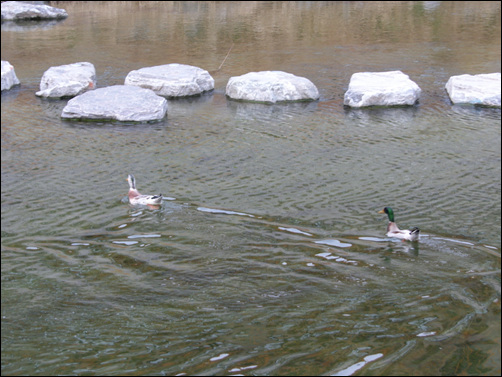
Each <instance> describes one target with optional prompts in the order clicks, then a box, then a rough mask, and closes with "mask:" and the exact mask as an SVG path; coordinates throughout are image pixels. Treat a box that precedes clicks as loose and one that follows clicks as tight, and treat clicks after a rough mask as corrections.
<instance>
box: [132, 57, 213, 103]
mask: <svg viewBox="0 0 502 377" xmlns="http://www.w3.org/2000/svg"><path fill="white" fill-rule="evenodd" d="M124 84H125V85H134V86H139V87H141V88H147V89H151V90H153V91H154V92H155V93H156V94H158V95H159V96H163V97H188V96H195V95H199V94H202V93H203V92H207V91H209V90H213V89H214V79H213V78H212V77H211V75H210V74H209V72H208V71H206V70H204V69H202V68H199V67H194V66H191V65H186V64H176V63H173V64H165V65H158V66H155V67H146V68H141V69H138V70H136V71H131V72H129V74H128V75H127V77H126V78H125V82H124Z"/></svg>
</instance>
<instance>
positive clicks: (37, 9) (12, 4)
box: [2, 1, 68, 21]
mask: <svg viewBox="0 0 502 377" xmlns="http://www.w3.org/2000/svg"><path fill="white" fill-rule="evenodd" d="M66 17H68V13H66V11H65V10H64V9H60V8H54V7H51V6H49V5H37V4H29V3H22V2H20V1H6V2H5V3H2V21H21V20H46V19H54V18H56V19H57V18H60V19H61V18H66Z"/></svg>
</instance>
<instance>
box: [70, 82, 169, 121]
mask: <svg viewBox="0 0 502 377" xmlns="http://www.w3.org/2000/svg"><path fill="white" fill-rule="evenodd" d="M166 112H167V101H166V99H165V98H163V97H160V96H158V95H156V94H155V93H154V92H153V91H151V90H150V89H143V88H138V87H136V86H128V85H115V86H109V87H106V88H99V89H96V90H91V91H89V92H85V93H83V94H81V95H79V96H77V97H75V98H72V99H71V100H69V101H68V104H67V105H66V107H65V108H64V109H63V112H62V114H61V117H63V118H69V119H90V120H118V121H124V122H126V121H132V122H146V121H155V120H160V119H162V118H164V117H165V115H166Z"/></svg>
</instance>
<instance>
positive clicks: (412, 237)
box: [378, 207, 420, 241]
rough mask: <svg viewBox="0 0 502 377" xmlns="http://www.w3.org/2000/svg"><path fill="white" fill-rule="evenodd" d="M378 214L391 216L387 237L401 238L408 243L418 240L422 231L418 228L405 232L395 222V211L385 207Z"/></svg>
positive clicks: (405, 230)
mask: <svg viewBox="0 0 502 377" xmlns="http://www.w3.org/2000/svg"><path fill="white" fill-rule="evenodd" d="M378 213H386V214H387V215H388V216H389V224H388V225H387V237H393V238H400V239H402V240H407V241H416V240H418V235H419V233H420V229H418V228H417V227H414V228H411V229H404V230H401V229H399V228H398V227H397V225H396V223H395V222H394V211H393V210H392V208H390V207H385V208H384V209H382V210H381V211H379V212H378Z"/></svg>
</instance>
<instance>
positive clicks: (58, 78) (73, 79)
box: [35, 62, 96, 98]
mask: <svg viewBox="0 0 502 377" xmlns="http://www.w3.org/2000/svg"><path fill="white" fill-rule="evenodd" d="M94 88H96V69H95V68H94V65H93V64H91V63H87V62H81V63H73V64H67V65H60V66H57V67H51V68H49V69H48V70H47V71H45V72H44V74H43V76H42V80H41V81H40V91H39V92H36V93H35V94H36V95H37V96H39V97H52V98H61V97H75V96H77V95H79V94H82V93H83V92H85V91H87V90H90V89H94Z"/></svg>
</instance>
